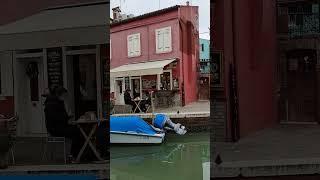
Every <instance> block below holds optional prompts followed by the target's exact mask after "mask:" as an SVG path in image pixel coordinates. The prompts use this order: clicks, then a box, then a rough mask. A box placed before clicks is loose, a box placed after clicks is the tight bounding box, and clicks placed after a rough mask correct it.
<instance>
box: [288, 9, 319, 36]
mask: <svg viewBox="0 0 320 180" xmlns="http://www.w3.org/2000/svg"><path fill="white" fill-rule="evenodd" d="M288 18H289V22H288V30H289V31H288V33H289V37H290V38H295V37H302V36H309V35H319V34H320V26H319V18H320V14H318V13H317V14H314V13H313V14H312V13H311V14H305V13H304V14H301V13H299V14H298V13H297V14H289V16H288Z"/></svg>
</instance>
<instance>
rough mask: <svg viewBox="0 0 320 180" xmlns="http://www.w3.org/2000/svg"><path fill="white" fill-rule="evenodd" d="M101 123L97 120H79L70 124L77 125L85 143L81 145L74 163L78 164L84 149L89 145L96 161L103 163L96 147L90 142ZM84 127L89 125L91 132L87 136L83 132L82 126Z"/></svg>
mask: <svg viewBox="0 0 320 180" xmlns="http://www.w3.org/2000/svg"><path fill="white" fill-rule="evenodd" d="M99 122H102V121H98V120H90V119H79V120H77V121H73V122H72V124H75V125H77V127H78V128H79V129H80V132H81V134H82V135H83V137H84V138H85V143H84V144H83V146H82V148H81V150H80V152H79V154H78V156H77V158H76V162H77V163H79V162H80V158H81V156H82V154H83V152H84V150H85V149H86V147H87V146H88V145H89V146H90V148H91V150H92V151H93V153H94V154H95V156H96V157H97V159H98V160H99V161H104V159H103V158H102V157H101V155H100V153H99V152H98V151H97V149H96V147H95V146H94V145H93V143H92V142H91V138H92V136H93V135H94V134H95V132H96V130H97V127H98V123H99ZM84 125H91V126H92V127H91V131H90V133H89V134H86V132H85V131H84V130H83V126H84Z"/></svg>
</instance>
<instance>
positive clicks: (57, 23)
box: [0, 1, 110, 51]
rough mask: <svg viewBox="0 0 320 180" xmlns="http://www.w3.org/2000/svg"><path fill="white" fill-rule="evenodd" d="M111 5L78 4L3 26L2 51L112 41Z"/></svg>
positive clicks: (0, 49)
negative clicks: (110, 34)
mask: <svg viewBox="0 0 320 180" xmlns="http://www.w3.org/2000/svg"><path fill="white" fill-rule="evenodd" d="M109 5H110V4H109V2H107V1H102V2H96V3H87V4H78V5H72V6H64V7H55V8H50V9H46V10H43V11H41V12H39V13H38V14H35V15H32V16H29V17H26V18H24V19H21V20H18V21H15V22H13V23H10V24H6V25H2V26H0V51H5V50H21V49H40V48H48V47H60V46H81V45H92V44H106V43H107V42H109V39H108V38H109V37H108V28H107V27H108V26H109V23H110V22H109V14H108V12H109Z"/></svg>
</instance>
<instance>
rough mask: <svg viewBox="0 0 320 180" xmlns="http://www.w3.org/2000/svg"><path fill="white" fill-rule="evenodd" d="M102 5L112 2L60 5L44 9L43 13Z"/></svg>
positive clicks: (102, 0) (100, 0)
mask: <svg viewBox="0 0 320 180" xmlns="http://www.w3.org/2000/svg"><path fill="white" fill-rule="evenodd" d="M100 4H110V2H109V1H107V0H98V1H93V2H86V3H74V4H67V5H60V6H52V7H48V8H45V9H42V11H46V10H56V9H66V8H74V7H82V6H93V5H100Z"/></svg>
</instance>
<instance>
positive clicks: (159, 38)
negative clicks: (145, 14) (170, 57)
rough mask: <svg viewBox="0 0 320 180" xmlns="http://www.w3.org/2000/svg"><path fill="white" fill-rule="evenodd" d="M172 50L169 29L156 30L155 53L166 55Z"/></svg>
mask: <svg viewBox="0 0 320 180" xmlns="http://www.w3.org/2000/svg"><path fill="white" fill-rule="evenodd" d="M171 50H172V40H171V27H166V28H161V29H157V30H156V53H166V52H170V51H171Z"/></svg>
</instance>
